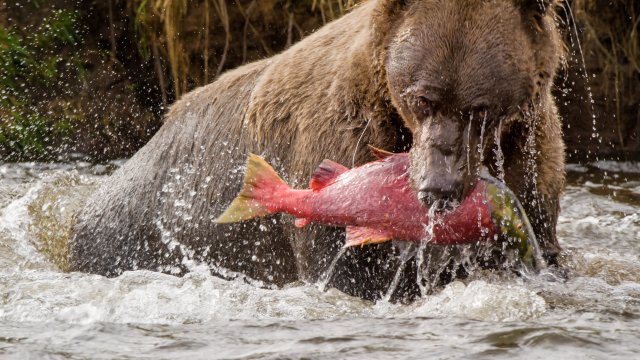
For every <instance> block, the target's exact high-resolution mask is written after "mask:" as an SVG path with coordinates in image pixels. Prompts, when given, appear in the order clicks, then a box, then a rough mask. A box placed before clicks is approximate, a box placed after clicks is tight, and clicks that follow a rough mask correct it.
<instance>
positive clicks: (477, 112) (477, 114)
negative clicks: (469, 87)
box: [467, 106, 489, 120]
mask: <svg viewBox="0 0 640 360" xmlns="http://www.w3.org/2000/svg"><path fill="white" fill-rule="evenodd" d="M488 116H489V109H488V108H487V107H486V106H479V107H476V108H473V109H472V110H471V111H469V112H467V117H468V118H469V120H486V119H487V117H488Z"/></svg>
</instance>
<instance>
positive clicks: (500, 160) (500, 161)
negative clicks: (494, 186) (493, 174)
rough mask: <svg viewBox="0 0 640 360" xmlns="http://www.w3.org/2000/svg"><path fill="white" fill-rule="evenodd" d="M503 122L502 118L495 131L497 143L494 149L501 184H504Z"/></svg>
mask: <svg viewBox="0 0 640 360" xmlns="http://www.w3.org/2000/svg"><path fill="white" fill-rule="evenodd" d="M502 121H503V119H502V118H500V120H499V121H498V126H497V127H496V128H495V129H494V141H495V145H496V146H495V148H494V150H493V151H494V155H495V157H496V159H495V160H496V169H497V172H498V174H497V175H498V179H499V180H500V181H501V182H504V153H503V152H502Z"/></svg>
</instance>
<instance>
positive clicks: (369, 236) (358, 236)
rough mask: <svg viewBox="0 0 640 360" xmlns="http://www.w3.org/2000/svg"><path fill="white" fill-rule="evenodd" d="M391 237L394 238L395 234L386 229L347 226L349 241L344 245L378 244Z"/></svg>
mask: <svg viewBox="0 0 640 360" xmlns="http://www.w3.org/2000/svg"><path fill="white" fill-rule="evenodd" d="M391 239H393V235H392V234H389V233H387V232H385V231H384V230H378V229H373V228H368V227H360V226H347V241H346V243H345V244H344V246H345V247H352V246H358V245H362V246H364V245H367V244H378V243H383V242H386V241H389V240H391Z"/></svg>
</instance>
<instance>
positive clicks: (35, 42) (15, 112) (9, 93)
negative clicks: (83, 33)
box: [0, 11, 82, 161]
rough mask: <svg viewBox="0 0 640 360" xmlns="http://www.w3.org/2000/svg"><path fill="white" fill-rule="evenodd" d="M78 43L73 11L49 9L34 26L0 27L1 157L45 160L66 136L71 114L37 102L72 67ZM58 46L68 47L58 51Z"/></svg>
mask: <svg viewBox="0 0 640 360" xmlns="http://www.w3.org/2000/svg"><path fill="white" fill-rule="evenodd" d="M79 46H80V42H79V36H78V34H77V31H76V17H75V14H74V13H73V12H69V11H53V12H52V13H51V14H50V16H48V17H47V18H45V19H44V20H43V22H42V23H41V25H39V26H38V27H37V28H35V29H24V30H23V31H19V30H18V29H16V28H12V27H9V28H0V154H3V157H4V158H5V159H6V160H17V161H21V160H27V159H46V158H47V157H49V156H50V154H51V153H52V151H51V150H52V149H51V148H52V146H54V145H57V144H58V143H59V142H60V141H61V140H63V139H65V138H66V137H67V135H68V134H69V131H70V129H71V127H72V121H73V118H70V117H68V116H65V114H60V113H54V112H52V111H49V109H46V107H43V106H42V105H43V104H42V100H43V99H46V98H47V97H48V96H50V95H51V94H48V92H49V91H50V89H51V88H52V87H54V86H55V84H56V82H57V81H58V80H59V78H60V77H61V76H62V73H61V71H60V69H61V68H62V67H65V66H68V65H71V66H75V67H76V68H77V71H76V74H75V75H76V76H81V74H82V71H81V70H82V69H81V67H80V66H79V65H77V61H76V60H77V59H76V58H75V52H74V51H73V50H75V49H78V48H79ZM60 47H64V48H65V49H70V50H71V51H70V52H68V53H66V54H64V55H63V54H61V53H60V51H59V50H58V49H59V48H60Z"/></svg>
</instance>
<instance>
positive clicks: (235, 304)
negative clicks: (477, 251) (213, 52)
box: [0, 162, 640, 359]
mask: <svg viewBox="0 0 640 360" xmlns="http://www.w3.org/2000/svg"><path fill="white" fill-rule="evenodd" d="M118 165H119V163H113V164H107V165H98V166H92V165H90V164H87V163H74V164H33V163H30V164H4V165H0V358H16V359H32V358H35V359H39V358H47V359H85V358H86V359H112V358H119V359H120V358H143V359H183V358H191V359H283V358H309V359H337V358H356V359H374V358H395V359H425V358H426V359H454V358H455V359H457V358H474V359H499V358H513V357H518V358H529V359H546V358H549V357H550V356H553V358H554V359H557V358H560V359H564V358H573V359H583V358H589V359H605V358H606V359H615V358H620V359H630V358H640V243H639V242H638V240H640V164H639V163H622V162H598V163H593V164H589V165H588V166H579V165H569V166H568V167H567V170H568V174H569V184H568V186H567V189H566V193H565V195H564V197H563V199H562V216H561V218H560V222H559V225H558V234H559V238H560V241H561V244H562V245H563V247H564V248H565V249H566V253H565V256H564V257H563V259H562V263H563V264H564V267H565V270H566V272H567V277H566V279H565V278H561V277H557V276H555V275H554V274H552V273H546V272H545V273H542V274H540V275H538V276H534V277H531V278H528V279H522V278H514V277H508V278H500V277H495V276H489V275H483V274H478V275H476V276H473V277H472V278H470V279H468V280H465V281H464V282H463V281H457V282H454V283H452V284H450V285H448V286H447V287H445V288H444V289H442V291H440V292H438V293H436V294H433V295H429V296H426V297H424V298H422V299H420V300H419V301H417V302H415V303H414V304H411V305H396V304H390V303H387V302H383V301H381V302H378V303H375V304H374V303H370V302H366V301H362V300H360V299H357V298H353V297H350V296H347V295H345V294H343V293H341V292H339V291H336V290H333V289H328V290H327V291H320V290H319V286H317V285H315V284H294V285H291V286H289V287H287V288H284V289H264V288H259V287H256V286H253V285H251V284H248V283H246V282H245V281H241V280H237V281H225V280H221V279H218V278H215V277H212V276H210V275H209V274H208V273H207V270H206V269H201V268H198V267H197V266H196V267H195V269H194V270H195V271H194V272H192V273H189V274H187V275H186V276H184V277H174V276H170V275H164V274H159V273H153V272H148V271H134V272H128V273H125V274H124V275H122V276H120V277H118V278H113V279H107V278H104V277H101V276H97V275H89V274H81V273H64V272H61V271H60V270H58V268H57V267H56V265H54V264H58V265H60V266H64V264H63V262H64V260H63V259H64V256H62V255H61V254H62V252H61V251H62V250H60V249H61V248H62V247H61V245H60V239H62V238H64V237H65V236H67V235H68V224H71V223H72V221H73V214H74V213H75V212H77V211H78V208H79V207H80V206H81V204H82V200H83V199H84V198H85V197H86V195H87V194H88V193H90V192H91V190H92V189H93V188H94V187H95V186H96V184H98V183H99V182H100V181H102V180H103V179H104V178H106V176H107V174H108V173H109V172H110V171H111V170H112V169H113V168H116V167H117V166H118ZM38 249H40V250H42V249H47V250H46V251H45V250H43V251H39V250H38Z"/></svg>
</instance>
